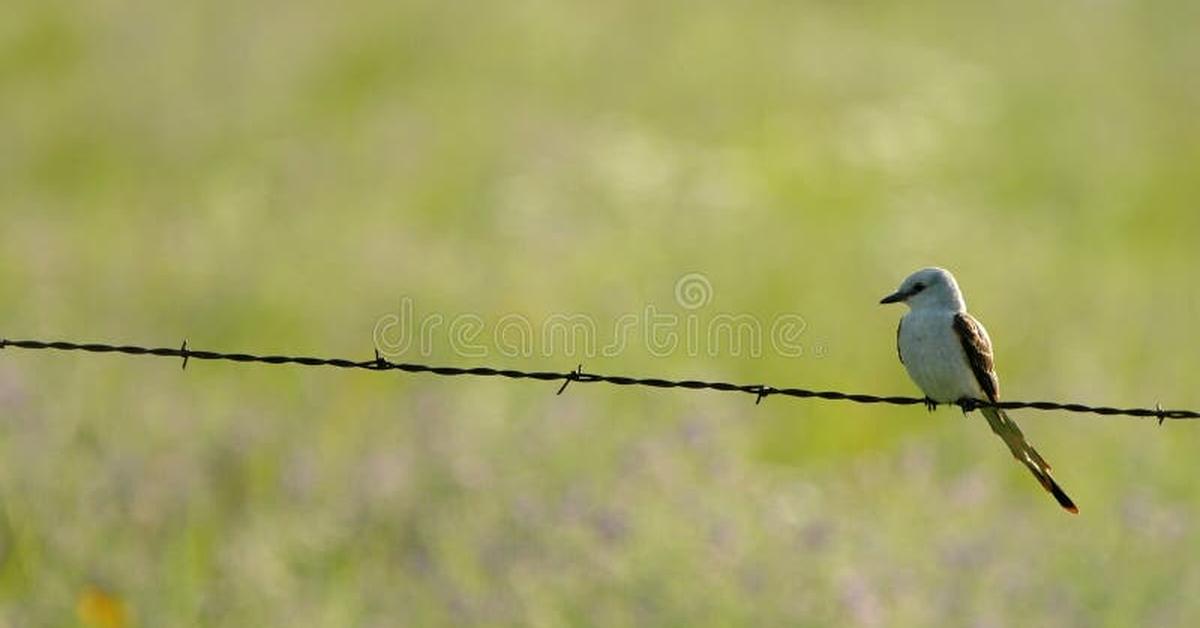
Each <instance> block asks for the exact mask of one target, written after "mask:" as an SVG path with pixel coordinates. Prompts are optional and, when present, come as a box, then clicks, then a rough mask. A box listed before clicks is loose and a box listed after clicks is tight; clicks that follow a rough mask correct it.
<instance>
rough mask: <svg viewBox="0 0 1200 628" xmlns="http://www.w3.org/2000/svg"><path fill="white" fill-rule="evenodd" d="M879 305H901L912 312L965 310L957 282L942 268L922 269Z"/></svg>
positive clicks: (965, 305)
mask: <svg viewBox="0 0 1200 628" xmlns="http://www.w3.org/2000/svg"><path fill="white" fill-rule="evenodd" d="M880 303H903V304H905V305H907V306H908V307H909V308H910V309H913V310H922V309H949V310H953V311H955V312H962V311H965V310H966V309H967V304H966V302H964V301H963V297H962V293H961V292H959V291H958V282H956V281H954V275H951V274H950V271H948V270H946V269H944V268H936V267H930V268H922V269H921V270H918V271H917V272H915V273H913V274H911V275H909V276H908V278H907V279H905V280H904V282H903V283H901V284H900V289H899V290H896V291H895V292H893V293H892V294H889V295H887V296H886V297H884V298H883V300H882V301H880Z"/></svg>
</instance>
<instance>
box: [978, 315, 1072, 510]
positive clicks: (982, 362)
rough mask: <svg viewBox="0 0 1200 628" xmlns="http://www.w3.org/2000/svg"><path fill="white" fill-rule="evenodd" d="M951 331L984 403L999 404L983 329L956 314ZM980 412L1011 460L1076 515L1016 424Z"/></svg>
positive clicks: (996, 411)
mask: <svg viewBox="0 0 1200 628" xmlns="http://www.w3.org/2000/svg"><path fill="white" fill-rule="evenodd" d="M954 331H955V333H957V334H958V338H959V340H960V341H961V342H962V348H963V352H964V353H965V354H966V356H967V363H969V364H970V365H971V371H972V372H973V373H974V374H975V380H976V381H977V382H979V387H980V388H981V389H983V392H984V394H986V395H987V401H991V402H992V403H995V402H997V401H999V400H1000V382H999V379H998V378H997V377H996V367H995V360H994V359H993V357H992V342H991V340H990V339H989V338H988V335H987V332H986V331H984V329H983V325H981V324H979V321H977V320H975V319H974V318H972V317H971V315H970V314H967V313H966V312H960V313H959V314H957V315H955V317H954ZM980 411H981V412H983V416H984V418H986V419H987V422H988V425H990V426H991V427H992V431H993V432H995V433H996V435H997V436H999V437H1000V439H1001V440H1003V441H1004V444H1005V445H1008V450H1009V451H1011V452H1012V455H1013V458H1016V459H1017V461H1018V462H1020V463H1021V464H1023V465H1025V468H1027V469H1029V472H1030V473H1032V474H1033V477H1035V478H1037V481H1038V483H1039V484H1041V485H1042V488H1044V489H1046V491H1047V492H1048V493H1050V494H1051V495H1053V496H1054V499H1055V500H1056V501H1058V504H1059V505H1060V506H1062V507H1063V508H1064V509H1066V510H1068V511H1070V512H1073V513H1077V512H1079V509H1078V508H1076V506H1075V502H1073V501H1071V498H1070V497H1068V496H1067V493H1066V491H1064V490H1063V489H1062V487H1061V486H1059V485H1058V482H1055V481H1054V477H1053V476H1051V475H1050V464H1049V463H1047V462H1046V461H1045V459H1043V458H1042V456H1041V455H1040V454H1038V452H1037V450H1036V449H1034V448H1033V445H1030V444H1029V442H1028V441H1026V440H1025V435H1024V434H1022V433H1021V428H1020V427H1019V426H1018V425H1017V422H1016V421H1013V420H1012V419H1011V418H1009V416H1008V413H1007V412H1005V411H1004V410H1002V409H1000V408H990V407H985V408H981V409H980Z"/></svg>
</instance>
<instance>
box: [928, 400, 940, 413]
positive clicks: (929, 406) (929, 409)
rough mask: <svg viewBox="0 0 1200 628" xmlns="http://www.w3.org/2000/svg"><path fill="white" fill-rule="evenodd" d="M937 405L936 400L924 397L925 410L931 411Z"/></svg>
mask: <svg viewBox="0 0 1200 628" xmlns="http://www.w3.org/2000/svg"><path fill="white" fill-rule="evenodd" d="M937 407H938V402H936V401H934V400H932V399H930V398H929V397H926V398H925V409H926V410H928V411H930V412H933V411H934V410H937Z"/></svg>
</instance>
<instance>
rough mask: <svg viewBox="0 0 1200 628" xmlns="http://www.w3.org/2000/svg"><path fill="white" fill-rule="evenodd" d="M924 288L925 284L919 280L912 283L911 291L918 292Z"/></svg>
mask: <svg viewBox="0 0 1200 628" xmlns="http://www.w3.org/2000/svg"><path fill="white" fill-rule="evenodd" d="M924 289H925V284H923V283H921V282H919V281H918V282H917V283H914V284H913V292H914V293H917V292H920V291H922V290H924Z"/></svg>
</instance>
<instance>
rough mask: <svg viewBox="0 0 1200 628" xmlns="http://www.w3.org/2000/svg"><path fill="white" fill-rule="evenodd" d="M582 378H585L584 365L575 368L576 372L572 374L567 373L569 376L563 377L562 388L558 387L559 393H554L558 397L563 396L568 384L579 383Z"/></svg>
mask: <svg viewBox="0 0 1200 628" xmlns="http://www.w3.org/2000/svg"><path fill="white" fill-rule="evenodd" d="M582 378H583V365H582V364H580V365H579V366H576V367H575V370H574V371H571V372H569V373H567V374H566V375H565V376H564V377H563V383H562V386H559V387H558V392H556V393H554V394H556V395H561V394H563V391H565V390H566V389H567V384H570V383H571V382H577V381H579V380H580V379H582Z"/></svg>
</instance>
